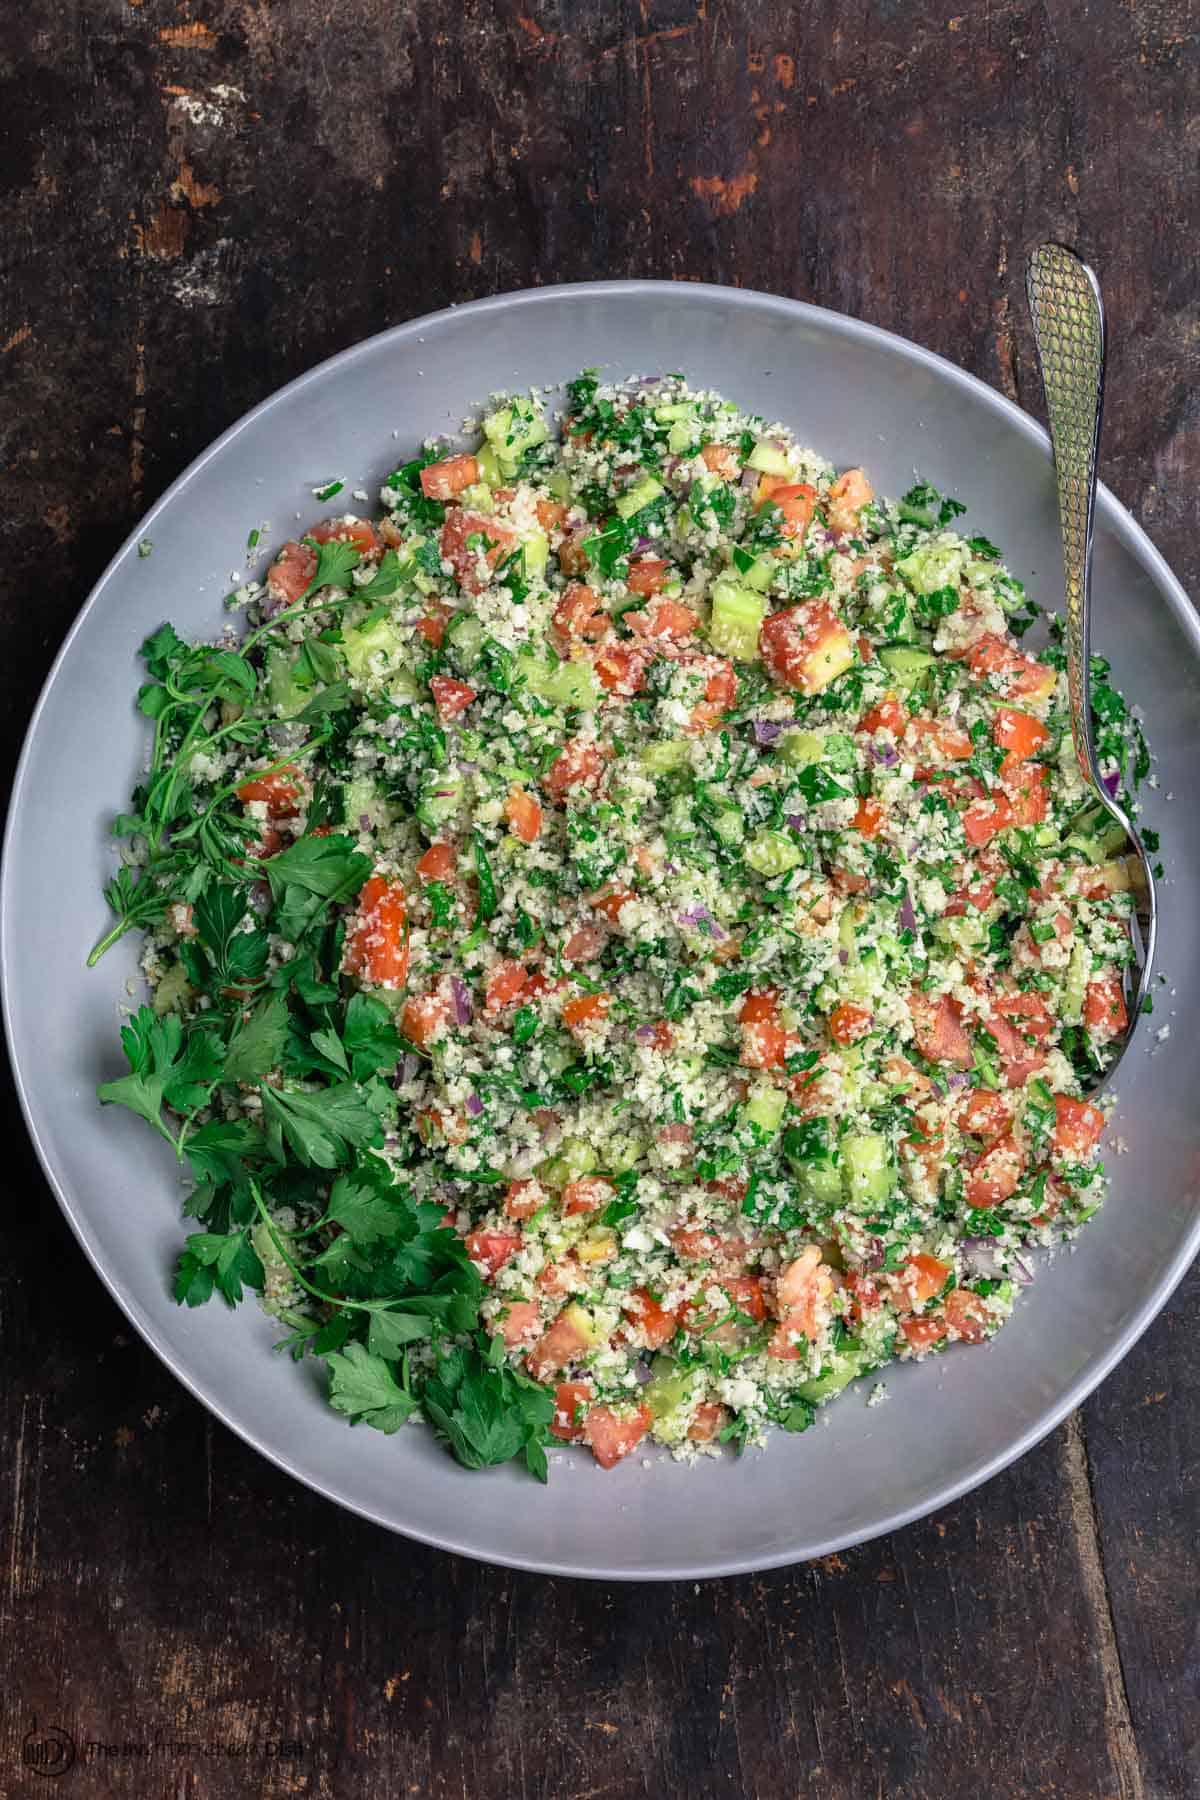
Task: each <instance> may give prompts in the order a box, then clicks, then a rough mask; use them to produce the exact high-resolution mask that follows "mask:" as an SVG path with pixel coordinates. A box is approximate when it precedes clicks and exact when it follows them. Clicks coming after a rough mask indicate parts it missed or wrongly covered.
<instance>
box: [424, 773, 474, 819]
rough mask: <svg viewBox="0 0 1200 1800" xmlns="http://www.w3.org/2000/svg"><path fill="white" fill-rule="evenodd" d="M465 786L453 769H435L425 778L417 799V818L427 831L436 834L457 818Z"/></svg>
mask: <svg viewBox="0 0 1200 1800" xmlns="http://www.w3.org/2000/svg"><path fill="white" fill-rule="evenodd" d="M463 785H464V784H463V778H462V776H461V775H457V774H455V773H454V771H453V770H451V769H433V770H431V771H430V773H429V774H428V775H427V776H426V777H425V780H424V782H423V784H422V787H421V791H420V794H419V795H418V797H417V818H418V820H419V821H420V823H421V824H422V825H424V827H425V829H426V831H430V832H434V833H436V832H438V831H440V830H441V829H442V827H443V826H444V825H447V824H449V822H450V820H451V819H453V818H454V817H455V816H456V814H457V813H458V810H459V808H460V807H461V805H462V801H463Z"/></svg>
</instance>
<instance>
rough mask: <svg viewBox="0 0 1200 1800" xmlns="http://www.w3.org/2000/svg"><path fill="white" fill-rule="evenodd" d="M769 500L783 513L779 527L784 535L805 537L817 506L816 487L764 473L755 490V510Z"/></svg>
mask: <svg viewBox="0 0 1200 1800" xmlns="http://www.w3.org/2000/svg"><path fill="white" fill-rule="evenodd" d="M768 500H769V501H770V502H771V504H772V506H777V507H778V508H779V510H780V512H781V513H782V515H783V522H782V524H781V525H780V528H779V529H780V530H781V531H782V533H783V535H784V537H803V535H804V533H805V532H806V531H807V530H808V527H809V525H810V524H811V523H812V516H813V512H814V510H815V508H816V504H817V490H816V488H815V487H810V486H809V484H808V482H807V481H784V480H782V479H781V478H780V477H779V476H777V475H764V476H763V477H762V479H761V480H760V481H759V484H758V486H757V487H756V488H755V490H754V506H755V510H756V511H757V510H758V508H759V507H760V506H765V505H766V504H767V502H768Z"/></svg>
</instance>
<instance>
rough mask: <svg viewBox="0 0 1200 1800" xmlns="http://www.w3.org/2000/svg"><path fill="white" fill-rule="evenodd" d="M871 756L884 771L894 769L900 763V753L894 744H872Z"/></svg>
mask: <svg viewBox="0 0 1200 1800" xmlns="http://www.w3.org/2000/svg"><path fill="white" fill-rule="evenodd" d="M871 755H872V756H873V757H874V758H875V761H876V762H877V763H879V764H880V766H881V767H882V768H884V769H894V768H895V766H896V764H897V763H898V762H899V761H900V752H899V751H898V750H897V749H896V746H895V745H894V744H872V745H871Z"/></svg>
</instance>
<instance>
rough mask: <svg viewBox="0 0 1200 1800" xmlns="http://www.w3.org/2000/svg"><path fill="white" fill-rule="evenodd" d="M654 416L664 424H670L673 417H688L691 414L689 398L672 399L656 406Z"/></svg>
mask: <svg viewBox="0 0 1200 1800" xmlns="http://www.w3.org/2000/svg"><path fill="white" fill-rule="evenodd" d="M654 416H655V418H656V419H658V420H660V421H661V422H662V424H664V425H670V424H671V423H672V422H673V421H674V420H675V419H690V418H691V417H692V416H693V411H692V402H691V401H690V400H672V401H670V402H668V403H667V404H665V405H663V406H656V407H655V409H654Z"/></svg>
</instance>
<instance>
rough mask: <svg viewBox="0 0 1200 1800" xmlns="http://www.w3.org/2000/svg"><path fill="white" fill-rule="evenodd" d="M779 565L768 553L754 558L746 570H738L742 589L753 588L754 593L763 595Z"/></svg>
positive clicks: (765, 552)
mask: <svg viewBox="0 0 1200 1800" xmlns="http://www.w3.org/2000/svg"><path fill="white" fill-rule="evenodd" d="M778 573H779V564H778V562H777V561H776V559H775V558H774V557H773V556H772V555H771V554H770V552H769V551H764V552H763V554H762V555H761V556H756V557H755V559H754V561H753V562H752V563H751V564H750V567H749V568H748V569H739V570H738V577H737V578H738V580H739V582H740V583H741V585H742V586H743V587H748V588H753V589H754V590H755V592H756V593H760V594H761V593H765V592H766V590H767V588H769V587H770V585H771V583H772V582H773V581H774V579H775V577H776V575H777V574H778Z"/></svg>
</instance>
